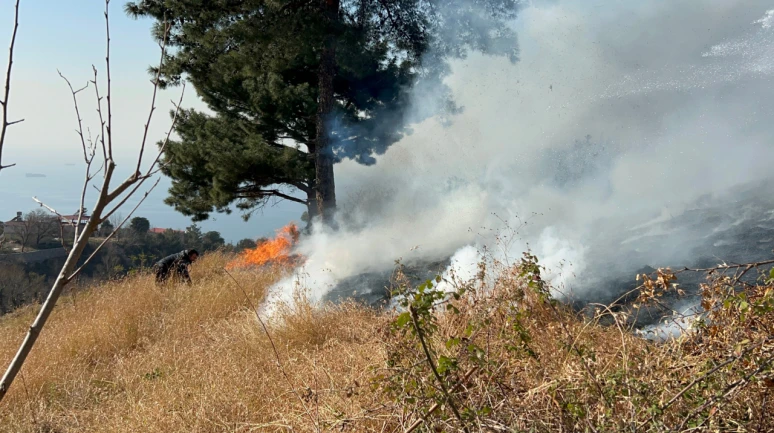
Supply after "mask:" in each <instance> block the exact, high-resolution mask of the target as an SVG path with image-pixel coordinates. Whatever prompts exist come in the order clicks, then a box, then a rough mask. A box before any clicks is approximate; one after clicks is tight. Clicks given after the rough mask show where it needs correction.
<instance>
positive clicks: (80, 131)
mask: <svg viewBox="0 0 774 433" xmlns="http://www.w3.org/2000/svg"><path fill="white" fill-rule="evenodd" d="M57 72H58V73H59V76H60V77H62V79H63V80H65V82H66V83H67V87H69V88H70V93H72V97H73V106H74V107H75V117H76V119H77V120H78V129H77V130H76V131H75V132H76V133H77V134H78V137H80V139H81V146H82V147H83V160H84V161H86V164H90V163H91V161H89V157H88V152H87V150H86V149H87V147H86V139H85V137H84V136H83V119H81V111H80V109H79V108H78V98H77V97H76V95H78V93H80V92H81V91H83V90H85V89H86V88H87V87H89V83H88V82H87V83H86V85H85V86H83V87H81V88H80V89H78V90H75V89H74V88H73V85H72V84H71V83H70V80H68V79H67V77H65V76H64V75H63V74H62V73H61V72H60V71H59V70H58V69H57Z"/></svg>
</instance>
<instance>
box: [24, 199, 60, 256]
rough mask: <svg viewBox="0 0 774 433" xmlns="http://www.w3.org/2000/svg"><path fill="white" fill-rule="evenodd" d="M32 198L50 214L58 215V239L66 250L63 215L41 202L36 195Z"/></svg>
mask: <svg viewBox="0 0 774 433" xmlns="http://www.w3.org/2000/svg"><path fill="white" fill-rule="evenodd" d="M32 200H34V201H35V202H36V203H37V204H39V205H40V206H41V207H44V208H46V209H47V210H48V211H49V212H51V213H52V214H54V215H56V216H57V217H59V241H60V242H61V243H62V249H64V250H65V251H67V245H66V244H65V240H64V223H63V222H62V220H64V217H63V216H62V215H61V214H60V213H59V212H57V211H56V210H55V209H54V208H52V207H51V206H49V205H47V204H45V203H43V202H42V201H40V200H38V198H37V197H32Z"/></svg>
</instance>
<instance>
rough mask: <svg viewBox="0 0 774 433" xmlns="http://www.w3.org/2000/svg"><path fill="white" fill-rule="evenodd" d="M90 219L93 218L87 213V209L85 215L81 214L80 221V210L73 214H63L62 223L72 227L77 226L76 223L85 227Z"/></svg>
mask: <svg viewBox="0 0 774 433" xmlns="http://www.w3.org/2000/svg"><path fill="white" fill-rule="evenodd" d="M90 220H91V216H89V215H86V212H85V210H84V212H83V215H81V221H80V223H79V222H78V212H76V213H74V214H72V215H62V224H63V225H65V226H70V227H75V226H76V225H77V226H79V227H83V226H85V225H86V224H88V223H89V221H90Z"/></svg>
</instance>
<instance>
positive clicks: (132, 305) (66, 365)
mask: <svg viewBox="0 0 774 433" xmlns="http://www.w3.org/2000/svg"><path fill="white" fill-rule="evenodd" d="M283 233H286V234H288V235H290V237H289V238H285V239H286V240H292V239H293V236H292V233H293V231H292V229H287V230H282V231H280V235H281V236H278V238H284V235H282V234H283ZM274 241H277V240H276V239H275V240H274ZM270 242H271V241H270ZM280 244H281V243H280ZM291 244H292V242H291ZM262 245H263V244H262ZM275 245H276V244H275ZM256 249H257V248H256ZM291 250H292V248H291V249H284V250H283V249H279V250H278V251H284V253H282V254H277V255H274V256H271V258H270V259H269V260H267V261H263V262H258V263H249V265H250V266H253V265H255V264H260V263H262V264H263V265H266V264H268V263H272V260H274V259H276V258H277V257H283V256H284V257H288V258H289V257H291V254H290V252H291ZM235 262H237V263H238V262H239V261H238V260H234V258H233V257H231V256H228V255H223V254H208V255H206V256H205V257H203V259H202V260H201V261H199V262H197V263H196V264H195V265H194V267H193V269H192V273H193V278H194V281H195V283H194V284H193V286H190V287H189V286H177V287H170V288H168V289H165V290H158V288H157V287H156V286H155V284H154V283H153V279H152V278H150V277H149V276H147V275H137V276H132V277H129V278H126V279H125V280H122V281H116V282H111V283H106V284H104V285H102V286H100V287H95V288H92V289H89V290H85V291H82V292H79V293H78V294H77V298H76V295H71V296H67V297H64V298H63V299H62V301H61V302H60V304H59V305H58V306H57V309H56V310H55V311H54V313H53V315H52V319H51V323H50V327H47V328H46V330H45V332H44V333H43V334H42V335H41V339H40V346H39V347H38V348H36V350H35V351H33V353H32V354H31V357H30V360H29V362H28V363H27V364H25V366H24V369H23V371H22V379H21V380H20V381H19V382H18V383H17V384H15V386H14V387H12V388H11V389H10V391H9V394H8V397H7V399H6V400H4V401H3V404H2V405H0V432H14V433H17V432H24V433H33V432H60V433H68V432H81V431H89V432H111V433H116V432H118V433H120V432H137V431H142V432H149V433H153V432H165V433H166V432H191V431H197V432H216V431H229V432H240V433H243V432H244V433H246V432H252V431H267V432H274V431H276V432H284V431H298V432H396V433H408V432H414V433H416V432H419V431H448V432H452V431H463V429H466V430H467V431H470V432H500V431H535V432H559V431H565V432H571V431H573V432H574V431H589V432H591V431H598V432H612V431H629V432H633V431H637V432H666V431H684V432H688V431H707V430H710V431H739V432H741V431H761V432H763V431H774V416H772V415H771V414H772V413H774V399H772V398H771V395H770V393H771V392H772V391H774V370H773V369H772V368H773V366H772V364H773V363H774V341H772V339H771V335H772V332H774V288H773V287H772V284H774V273H772V274H771V275H770V278H768V279H767V280H766V282H765V284H760V285H754V286H750V287H746V288H744V289H743V290H741V291H740V292H734V291H729V289H728V286H729V283H732V282H733V279H731V280H729V279H719V280H717V279H716V280H712V281H709V282H708V284H707V285H706V286H705V287H704V288H703V292H702V296H703V300H705V301H706V305H707V306H709V307H710V308H711V309H712V311H713V312H712V313H711V316H710V319H711V320H710V321H709V323H711V325H710V326H703V327H698V328H697V329H696V332H695V333H691V334H687V335H686V336H685V337H684V338H683V339H681V340H675V341H670V342H667V343H664V344H654V343H652V342H649V341H646V340H644V339H641V338H637V337H636V336H635V335H633V334H632V333H631V332H630V329H628V327H627V325H626V320H625V317H622V316H621V314H620V313H612V312H610V311H609V310H606V309H602V310H600V312H599V313H598V314H597V315H595V317H594V318H591V319H590V318H586V317H584V316H583V315H579V314H577V313H576V312H574V311H572V310H571V309H570V308H567V307H565V306H562V305H561V304H556V303H554V302H552V301H551V300H550V299H549V298H548V296H547V293H548V292H547V288H546V287H545V286H544V284H545V283H543V279H542V278H539V276H540V274H539V272H540V269H539V267H538V265H537V262H536V261H534V260H533V259H532V258H530V257H527V259H526V260H524V261H523V262H522V263H520V264H518V265H517V266H514V267H509V268H506V269H499V270H492V269H486V270H482V277H481V278H484V277H485V276H484V275H483V272H486V273H487V274H489V273H491V275H493V276H494V275H496V276H497V278H496V279H495V280H494V285H493V287H491V289H489V290H480V289H479V287H482V285H481V284H480V283H481V281H472V282H469V283H463V284H461V285H460V286H459V287H457V288H456V289H455V293H457V294H458V295H459V299H456V298H454V297H452V298H451V299H448V300H447V301H444V302H443V303H442V304H440V307H441V308H438V309H437V308H431V305H432V304H434V303H435V301H436V299H437V298H436V295H438V296H440V295H441V293H440V292H439V290H440V289H439V288H438V287H437V286H436V287H434V286H433V283H425V284H423V285H421V286H419V287H411V286H410V285H407V286H406V287H405V290H404V291H405V294H406V295H409V296H407V297H406V299H407V300H409V301H410V302H411V305H410V306H409V307H410V308H409V311H410V312H412V313H413V314H409V315H406V314H396V313H395V312H393V311H389V310H373V309H369V308H365V307H363V306H361V305H356V304H354V303H346V302H345V303H341V304H338V305H333V304H325V305H313V304H311V303H310V302H308V301H307V300H306V298H304V296H303V293H302V294H299V295H298V296H297V297H296V298H295V300H294V301H293V302H291V303H290V304H287V305H284V304H283V305H281V306H280V307H279V308H278V309H277V310H276V312H275V315H274V316H273V317H272V318H271V320H270V321H269V322H268V330H269V333H270V334H271V336H272V338H273V341H274V342H276V343H277V344H276V350H277V352H276V353H277V355H275V352H274V350H275V349H273V347H275V346H274V343H272V342H271V341H269V340H268V338H267V336H266V334H265V333H264V332H263V330H262V329H261V327H260V325H259V324H258V323H257V321H256V318H255V315H254V312H253V311H252V310H251V308H252V307H251V302H248V301H246V299H245V294H246V295H247V296H248V297H249V298H250V299H251V300H252V302H259V301H260V300H261V299H265V296H266V294H267V291H268V290H269V287H271V286H272V285H273V284H274V283H276V282H277V280H278V279H280V278H281V277H282V272H280V271H281V269H280V268H277V267H274V266H269V267H266V266H264V267H262V268H261V270H260V271H259V272H255V271H252V270H250V271H242V270H239V269H237V270H235V271H234V272H233V276H234V279H235V280H236V281H237V282H238V283H239V285H240V286H242V287H243V288H244V290H245V291H244V292H242V291H241V290H239V289H238V288H237V287H235V285H236V283H234V282H233V281H232V280H231V279H230V278H229V277H226V276H224V275H223V273H222V269H223V267H224V266H225V265H227V264H228V265H231V263H235ZM278 263H287V261H279V262H278ZM399 280H401V281H403V280H402V279H401V278H399ZM644 292H647V291H643V293H644ZM713 306H718V307H717V308H714V309H713ZM720 306H722V308H720ZM34 312H35V309H34V307H28V308H23V309H20V310H19V311H17V312H14V313H13V314H9V315H7V316H4V317H2V318H0V341H7V342H9V343H12V344H6V345H4V346H2V347H0V362H2V363H6V362H7V361H8V360H10V359H11V358H12V357H13V354H14V349H15V345H16V342H18V341H19V340H20V339H21V338H23V336H24V334H25V332H26V329H27V326H28V325H29V322H30V320H31V318H32V317H33V316H34ZM606 315H612V319H613V320H612V322H613V324H612V325H611V326H601V325H600V324H599V323H600V319H601V318H602V317H606ZM419 330H421V332H420V331H419ZM424 347H426V348H427V350H424V349H423V348H424ZM278 359H279V362H280V363H281V365H280V366H278V364H277V360H278ZM430 362H432V367H431V365H430ZM278 367H279V368H278ZM433 370H434V371H433ZM439 381H442V383H443V384H444V388H445V391H446V392H442V391H441V388H440V387H439V386H438V382H439ZM446 393H448V395H449V397H447V396H446V395H445V394H446ZM452 404H454V405H455V406H456V408H457V409H458V410H457V411H456V412H457V413H454V411H452V410H451V405H452ZM412 426H414V427H412ZM412 428H415V429H412Z"/></svg>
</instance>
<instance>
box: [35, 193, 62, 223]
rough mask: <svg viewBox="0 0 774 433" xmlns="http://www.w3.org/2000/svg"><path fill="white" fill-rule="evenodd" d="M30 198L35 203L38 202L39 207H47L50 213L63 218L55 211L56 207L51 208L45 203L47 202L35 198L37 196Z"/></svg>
mask: <svg viewBox="0 0 774 433" xmlns="http://www.w3.org/2000/svg"><path fill="white" fill-rule="evenodd" d="M32 200H34V201H35V202H36V203H37V204H39V205H40V206H41V207H44V208H46V209H48V211H49V212H51V213H52V214H54V215H56V216H58V217H59V218H61V219H64V217H63V216H62V214H60V213H59V212H57V211H56V209H54V208H52V207H51V206H49V205H47V204H45V203H43V202H42V201H40V200H38V198H37V197H32Z"/></svg>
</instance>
